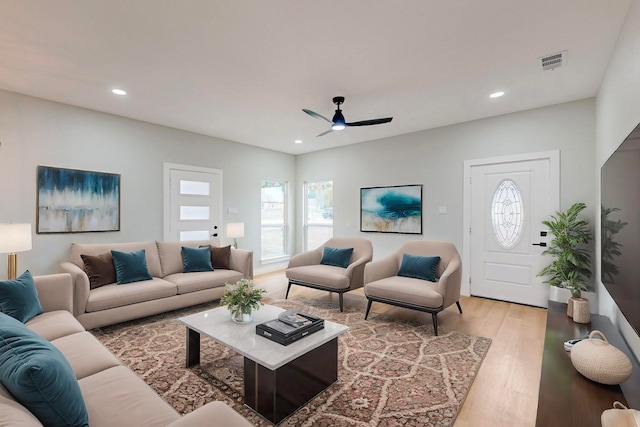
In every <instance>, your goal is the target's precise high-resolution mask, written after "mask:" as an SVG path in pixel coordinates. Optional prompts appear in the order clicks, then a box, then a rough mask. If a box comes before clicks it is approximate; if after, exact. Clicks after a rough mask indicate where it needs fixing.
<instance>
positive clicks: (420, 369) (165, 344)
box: [92, 298, 491, 427]
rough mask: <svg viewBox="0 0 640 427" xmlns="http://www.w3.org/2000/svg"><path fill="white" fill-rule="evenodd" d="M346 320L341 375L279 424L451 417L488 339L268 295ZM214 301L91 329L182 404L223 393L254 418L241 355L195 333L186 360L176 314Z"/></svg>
mask: <svg viewBox="0 0 640 427" xmlns="http://www.w3.org/2000/svg"><path fill="white" fill-rule="evenodd" d="M267 302H268V303H269V304H272V305H277V306H279V307H282V308H285V309H290V308H291V309H298V310H300V311H305V312H307V313H311V314H314V315H317V316H320V317H322V318H324V319H326V320H331V321H333V322H337V323H342V324H345V325H348V326H349V331H348V332H347V333H345V334H343V335H342V336H341V337H340V338H339V345H338V349H339V350H338V359H339V361H338V363H339V371H338V381H337V382H335V383H334V384H332V385H331V386H329V388H327V389H326V390H325V391H324V392H322V393H320V394H319V395H318V396H316V397H315V398H314V399H312V400H311V401H310V402H308V403H307V404H306V405H305V406H304V407H303V408H301V409H300V410H299V411H298V412H296V413H295V414H294V415H292V416H291V417H289V418H287V419H286V420H285V421H283V422H282V423H280V424H279V425H280V426H286V427H292V426H304V427H322V426H332V427H334V426H363V427H364V426H379V427H391V426H434V427H435V426H437V427H447V426H452V425H453V423H454V421H455V419H456V416H457V414H458V411H459V410H460V407H461V406H462V403H463V402H464V399H465V397H466V395H467V392H468V391H469V388H470V387H471V384H472V383H473V380H474V378H475V375H476V373H477V372H478V369H479V368H480V364H481V363H482V360H483V358H484V356H485V355H486V353H487V351H488V349H489V346H490V345H491V340H490V339H488V338H480V337H474V336H469V335H465V334H461V333H458V332H447V331H446V330H443V329H442V328H440V335H439V336H437V337H435V336H434V335H433V326H432V325H431V323H429V324H426V325H422V324H417V323H410V322H403V321H398V320H395V319H389V318H387V317H385V316H382V315H377V314H375V313H372V314H371V315H370V316H369V319H368V320H367V321H365V320H364V313H363V311H361V310H356V309H351V310H350V309H348V308H345V312H344V313H340V311H339V309H338V308H337V307H336V304H333V303H327V302H323V301H317V300H312V299H308V300H307V299H301V298H298V299H291V300H278V301H267ZM216 306H217V302H215V303H211V304H208V305H199V306H195V307H190V308H188V309H183V310H177V311H173V312H169V313H165V314H161V315H157V316H151V317H147V318H144V319H140V320H135V321H131V322H126V323H122V324H119V325H114V326H109V327H105V328H101V329H95V330H93V331H92V332H93V334H94V335H95V336H96V337H97V338H98V339H99V340H100V341H101V342H102V343H103V344H104V345H106V346H107V347H108V348H109V349H110V350H111V351H112V352H113V353H114V354H115V355H116V356H117V357H118V358H119V359H120V360H121V361H122V363H124V364H125V365H127V366H129V367H130V368H131V369H133V370H134V371H135V372H136V373H137V374H138V375H139V376H140V377H142V378H143V379H144V380H145V381H146V382H147V383H148V384H150V385H151V386H152V387H153V388H154V389H155V390H156V392H158V394H160V395H161V396H162V397H163V398H164V399H165V400H166V401H167V402H169V404H171V405H172V406H173V407H174V408H175V409H176V410H177V411H178V412H180V413H183V414H184V413H188V412H191V411H192V410H193V409H195V408H197V407H199V406H202V405H204V404H205V403H207V402H210V401H212V400H222V401H225V402H226V403H228V404H229V405H230V406H232V407H233V408H234V409H235V410H236V411H238V412H240V413H241V414H242V415H243V416H244V417H245V418H247V419H248V420H249V421H250V422H252V423H253V424H254V425H255V426H270V425H272V424H271V423H270V422H268V421H266V420H265V419H263V418H262V417H260V416H259V415H257V414H256V413H255V412H253V411H252V410H251V409H249V408H247V407H245V406H244V405H243V397H242V396H243V382H242V370H243V360H242V356H240V355H238V354H237V353H235V352H233V351H232V350H229V349H228V348H226V347H224V346H222V345H220V344H217V343H215V342H213V340H211V339H208V338H207V337H206V336H203V337H202V338H201V349H200V351H201V358H200V360H201V362H202V363H201V364H200V365H197V366H194V367H192V368H189V369H186V368H185V367H184V363H185V340H186V338H185V333H186V332H185V327H184V325H183V324H182V323H181V322H180V321H178V320H177V319H178V318H179V317H181V316H185V315H187V314H191V313H196V312H198V311H203V310H206V309H209V308H214V307H216Z"/></svg>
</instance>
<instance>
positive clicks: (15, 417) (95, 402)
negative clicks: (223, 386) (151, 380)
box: [0, 274, 251, 427]
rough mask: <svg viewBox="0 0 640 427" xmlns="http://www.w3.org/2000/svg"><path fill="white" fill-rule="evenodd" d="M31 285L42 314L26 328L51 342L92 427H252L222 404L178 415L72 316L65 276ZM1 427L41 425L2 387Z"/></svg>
mask: <svg viewBox="0 0 640 427" xmlns="http://www.w3.org/2000/svg"><path fill="white" fill-rule="evenodd" d="M34 282H35V284H36V288H37V291H38V299H39V300H40V304H41V305H42V309H43V313H42V314H39V315H37V316H35V317H34V318H32V319H30V320H29V321H27V322H26V325H27V327H28V328H29V329H31V330H32V331H34V332H36V333H37V334H38V335H40V336H41V337H43V338H45V339H46V340H48V341H50V342H51V343H52V344H53V345H54V346H55V347H56V348H57V349H58V350H60V351H61V352H62V355H63V356H64V357H65V358H66V359H67V361H68V362H69V364H70V365H71V368H72V370H73V372H74V374H75V376H76V378H77V380H78V383H79V386H80V390H81V393H82V397H83V399H84V403H85V406H86V408H87V412H88V415H89V425H90V426H91V427H102V426H116V427H127V426H132V427H134V426H135V427H145V426H168V427H198V426H221V427H249V426H251V424H250V423H249V422H248V421H247V420H245V419H244V418H242V416H240V415H239V414H238V413H237V412H235V411H234V410H233V409H231V408H230V407H228V406H227V405H226V404H224V403H223V402H211V403H209V404H207V405H205V406H202V407H200V408H198V409H196V410H195V411H193V412H191V413H189V414H187V415H185V416H184V417H183V416H181V415H180V414H178V413H177V412H176V411H175V410H174V409H173V408H172V407H171V406H170V405H169V404H168V403H166V402H165V401H163V400H162V398H160V396H159V395H158V394H156V393H155V392H154V391H153V389H151V388H150V387H149V386H148V385H147V384H146V383H145V382H144V381H142V380H141V379H140V378H139V377H138V376H137V375H136V374H135V373H134V372H133V371H131V370H130V369H129V368H127V367H125V366H123V365H121V364H120V362H119V361H118V359H117V358H116V357H115V356H114V355H113V354H111V353H110V352H109V351H108V350H107V349H106V348H105V347H104V346H102V344H101V343H100V342H99V341H98V340H97V339H96V338H95V337H94V336H93V335H91V333H89V332H86V331H85V329H84V328H83V327H82V325H81V324H80V323H79V322H78V320H77V319H75V318H74V317H73V316H72V315H71V313H70V310H71V309H72V298H73V284H72V280H71V277H70V276H69V275H68V274H53V275H47V276H39V277H35V278H34ZM0 426H12V427H34V426H42V424H41V423H40V421H38V419H37V418H36V417H35V416H34V415H33V414H32V413H31V412H29V410H27V409H26V408H25V407H24V406H22V405H21V404H20V403H18V402H17V401H16V400H15V399H14V398H13V397H12V395H11V394H10V393H9V392H8V391H7V390H6V389H5V388H4V387H3V386H2V385H0Z"/></svg>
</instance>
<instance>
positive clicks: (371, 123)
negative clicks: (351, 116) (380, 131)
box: [345, 117, 393, 126]
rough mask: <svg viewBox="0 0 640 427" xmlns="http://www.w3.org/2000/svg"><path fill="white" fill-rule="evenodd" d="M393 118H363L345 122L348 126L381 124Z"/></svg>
mask: <svg viewBox="0 0 640 427" xmlns="http://www.w3.org/2000/svg"><path fill="white" fill-rule="evenodd" d="M391 120H393V117H385V118H383V119H371V120H362V121H359V122H353V123H345V125H347V126H371V125H381V124H383V123H389V122H390V121H391Z"/></svg>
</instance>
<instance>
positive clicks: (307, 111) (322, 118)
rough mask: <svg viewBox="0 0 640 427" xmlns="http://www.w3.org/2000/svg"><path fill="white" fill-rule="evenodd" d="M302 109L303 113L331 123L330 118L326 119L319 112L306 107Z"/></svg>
mask: <svg viewBox="0 0 640 427" xmlns="http://www.w3.org/2000/svg"><path fill="white" fill-rule="evenodd" d="M302 111H304V112H305V113H307V114H308V115H310V116H311V117H315V118H316V119H321V120H326V121H328V122H329V123H333V122H332V121H331V120H329V119H327V118H326V117H325V116H323V115H321V114H318V113H316V112H315V111H311V110H307V109H306V108H303V109H302Z"/></svg>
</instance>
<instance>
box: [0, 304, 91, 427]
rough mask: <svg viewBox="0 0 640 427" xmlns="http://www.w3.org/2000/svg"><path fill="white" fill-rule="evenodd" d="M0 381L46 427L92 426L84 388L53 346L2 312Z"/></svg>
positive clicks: (0, 315) (0, 325)
mask: <svg viewBox="0 0 640 427" xmlns="http://www.w3.org/2000/svg"><path fill="white" fill-rule="evenodd" d="M0 382H1V383H2V385H3V386H4V387H5V388H6V389H7V390H8V391H9V392H10V393H11V394H12V395H13V397H14V398H15V399H16V400H17V401H18V402H20V404H21V405H22V406H24V407H25V408H27V409H28V410H29V411H30V412H31V413H32V414H33V415H35V416H36V417H37V418H38V420H40V422H41V423H42V424H43V425H45V426H55V427H58V426H74V427H76V426H77V427H85V426H88V425H89V415H88V413H87V408H86V406H85V403H84V398H83V397H82V392H81V391H80V385H79V384H78V380H76V376H75V374H74V373H73V369H71V366H70V365H69V362H68V361H67V359H65V357H64V356H63V355H62V353H61V352H60V350H58V349H57V348H56V347H55V346H54V345H53V344H51V343H50V342H49V341H47V340H45V339H44V338H42V337H41V336H39V335H38V334H36V333H35V332H33V331H31V330H30V329H29V328H27V327H26V326H25V325H23V324H22V323H20V322H19V321H17V320H16V319H14V318H12V317H10V316H7V315H5V314H3V313H0Z"/></svg>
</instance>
